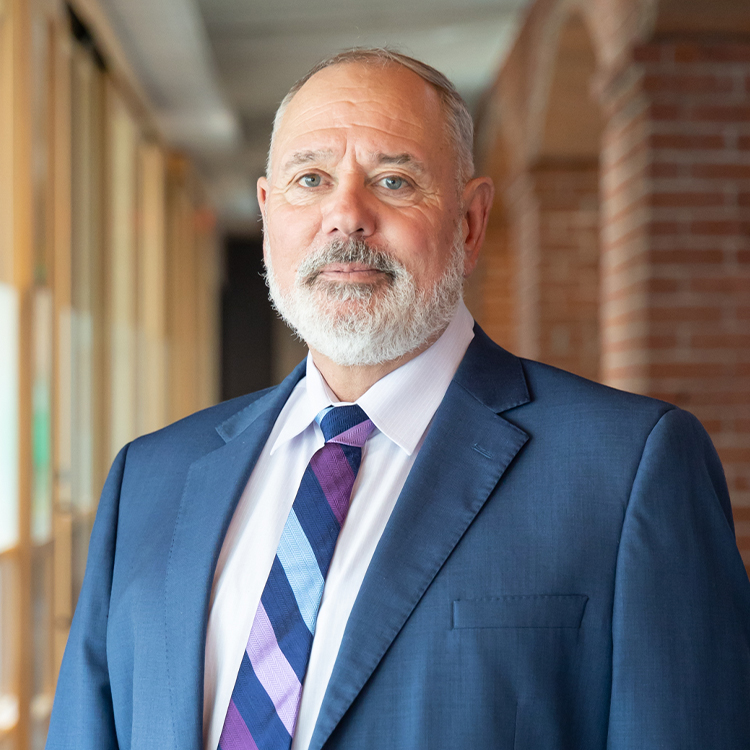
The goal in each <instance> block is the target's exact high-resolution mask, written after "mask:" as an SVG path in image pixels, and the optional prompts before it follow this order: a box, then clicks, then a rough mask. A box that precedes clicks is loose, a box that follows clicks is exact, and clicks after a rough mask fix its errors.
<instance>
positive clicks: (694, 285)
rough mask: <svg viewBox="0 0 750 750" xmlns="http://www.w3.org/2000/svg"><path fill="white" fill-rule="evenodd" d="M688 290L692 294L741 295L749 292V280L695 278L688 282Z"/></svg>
mask: <svg viewBox="0 0 750 750" xmlns="http://www.w3.org/2000/svg"><path fill="white" fill-rule="evenodd" d="M690 289H692V290H693V291H694V292H708V293H722V294H737V293H740V294H743V293H748V292H750V278H746V279H742V278H733V277H725V278H720V279H712V278H696V279H693V280H692V281H691V282H690Z"/></svg>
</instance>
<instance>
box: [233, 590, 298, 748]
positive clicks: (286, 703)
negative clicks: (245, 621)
mask: <svg viewBox="0 0 750 750" xmlns="http://www.w3.org/2000/svg"><path fill="white" fill-rule="evenodd" d="M245 650H246V651H247V655H248V658H249V659H250V663H251V664H252V665H253V671H254V672H255V676H256V677H257V678H258V681H259V682H260V684H261V685H263V688H264V690H265V691H266V692H267V693H268V697H269V698H270V699H271V700H272V701H273V705H274V706H275V708H276V713H277V714H278V715H279V718H280V719H281V722H282V724H283V725H284V726H285V727H286V730H287V732H289V734H290V735H291V736H294V726H295V724H296V723H297V711H298V709H299V701H300V697H301V695H302V685H300V681H299V680H298V679H297V675H296V674H295V673H294V670H293V669H292V667H291V665H290V664H289V662H288V661H287V660H286V656H284V654H283V652H282V651H281V649H280V648H279V644H278V642H277V640H276V634H275V633H274V632H273V625H271V621H270V620H269V619H268V614H267V613H266V610H265V607H264V606H263V602H261V603H260V604H259V605H258V611H257V612H256V613H255V620H254V621H253V627H252V628H251V630H250V638H249V639H248V641H247V648H246V649H245Z"/></svg>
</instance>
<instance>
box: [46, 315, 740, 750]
mask: <svg viewBox="0 0 750 750" xmlns="http://www.w3.org/2000/svg"><path fill="white" fill-rule="evenodd" d="M476 334H477V335H476V337H475V338H474V340H473V341H472V343H471V345H470V347H469V349H468V351H467V353H466V356H465V358H464V360H463V361H462V363H461V366H460V368H459V370H458V372H457V373H456V376H455V378H454V380H453V382H452V383H451V385H450V387H449V389H448V392H447V393H446V396H445V399H444V400H443V402H442V404H441V405H440V407H439V409H438V411H437V413H436V414H435V417H434V419H433V421H432V424H431V426H430V428H429V432H428V435H427V438H426V441H425V443H424V446H423V448H422V450H421V452H420V454H419V456H418V459H417V461H416V463H415V465H414V467H413V469H412V471H411V473H410V475H409V478H408V480H407V482H406V485H405V486H404V489H403V492H402V494H401V496H400V497H399V499H398V502H397V504H396V507H395V510H394V511H393V515H392V517H391V518H390V520H389V522H388V525H387V528H386V530H385V533H384V535H383V537H382V539H381V541H380V544H379V545H378V548H377V551H376V553H375V556H374V558H373V560H372V563H371V565H370V568H369V569H368V571H367V575H366V577H365V580H364V583H363V585H362V588H361V590H360V593H359V596H358V598H357V601H356V603H355V605H354V608H353V610H352V613H351V617H350V619H349V622H348V624H347V628H346V633H345V635H344V639H343V642H342V644H341V650H340V652H339V654H338V658H337V661H336V664H335V667H334V670H333V675H332V677H331V680H330V684H329V686H328V690H327V693H326V696H325V700H324V702H323V706H322V709H321V712H320V716H319V718H318V722H317V725H316V729H315V733H314V736H313V740H312V745H311V748H312V750H320V749H321V748H323V747H325V748H329V749H331V750H333V749H334V748H336V749H342V750H343V749H345V750H370V749H372V750H375V749H376V748H377V749H378V750H382V748H389V750H416V749H420V748H425V749H428V748H429V749H430V750H433V749H440V748H446V749H447V748H451V750H453V749H455V748H472V749H473V748H497V749H499V750H564V749H565V750H604V748H609V749H610V750H625V749H626V748H627V749H629V750H630V749H632V750H636V749H638V750H642V749H644V748H674V750H711V749H714V748H715V749H716V750H748V748H750V583H749V582H748V579H747V576H746V573H745V570H744V568H743V566H742V562H741V559H740V555H739V553H738V551H737V547H736V544H735V540H734V534H733V527H732V516H731V509H730V504H729V498H728V495H727V490H726V485H725V482H724V476H723V472H722V469H721V465H720V463H719V461H718V458H717V456H716V453H715V451H714V449H713V447H712V445H711V442H710V440H709V439H708V437H707V435H706V433H705V432H704V430H703V429H702V427H701V425H700V424H699V423H698V421H697V420H696V419H695V418H694V417H693V416H691V415H690V414H688V413H686V412H684V411H681V410H679V409H677V408H675V407H673V406H670V405H669V404H666V403H662V402H658V401H654V400H651V399H647V398H643V397H639V396H635V395H631V394H627V393H622V392H618V391H614V390H611V389H609V388H605V387H602V386H599V385H596V384H594V383H591V382H588V381H586V380H582V379H580V378H577V377H575V376H572V375H570V374H567V373H564V372H561V371H559V370H556V369H554V368H551V367H547V366H545V365H541V364H538V363H534V362H528V361H523V360H519V359H518V358H516V357H514V356H513V355H511V354H509V353H508V352H506V351H504V350H502V349H500V348H499V347H497V346H496V345H495V344H493V343H492V342H491V341H490V340H489V339H488V338H487V337H486V336H485V335H484V334H483V333H482V332H481V330H479V328H477V329H476ZM303 374H304V369H303V366H302V365H301V366H300V367H298V368H297V369H296V370H295V371H294V373H292V375H290V376H289V378H287V379H286V380H285V381H284V382H283V383H282V384H281V385H280V386H278V387H276V388H273V389H270V390H267V391H263V392H261V393H256V394H251V395H249V396H245V397H243V398H240V399H237V400H234V401H231V402H227V403H224V404H220V405H219V406H216V407H213V408H211V409H208V410H206V411H203V412H200V413H198V414H195V415H193V416H191V417H188V418H187V419H184V420H182V421H181V422H178V423H176V424H174V425H172V426H170V427H167V428H165V429H164V430H161V431H160V432H157V433H155V434H152V435H148V436H146V437H143V438H139V439H138V440H136V441H134V442H133V443H132V444H130V445H129V446H128V447H126V448H125V449H123V450H122V452H121V453H120V454H119V456H118V457H117V459H116V461H115V463H114V465H113V467H112V471H111V473H110V476H109V478H108V480H107V484H106V486H105V489H104V492H103V495H102V499H101V502H100V506H99V510H98V514H97V519H96V523H95V526H94V531H93V534H92V537H91V544H90V552H89V563H88V568H87V571H86V578H85V581H84V585H83V590H82V592H81V597H80V601H79V603H78V608H77V611H76V615H75V618H74V621H73V625H72V629H71V633H70V638H69V642H68V646H67V649H66V653H65V658H64V661H63V665H62V669H61V673H60V680H59V683H58V690H57V696H56V698H55V704H54V709H53V713H52V719H51V728H50V733H49V740H48V745H47V747H48V748H50V750H57V749H58V748H60V749H63V748H64V749H65V750H74V749H75V750H88V749H91V750H94V749H96V750H103V749H104V748H114V747H120V748H137V749H138V750H145V749H146V748H154V749H157V748H158V750H169V749H171V750H199V748H200V747H201V743H202V739H201V738H202V727H201V724H202V699H203V660H204V643H205V632H206V623H207V616H208V606H209V595H210V591H211V583H212V578H213V573H214V567H215V565H216V560H217V556H218V554H219V550H220V548H221V544H222V540H223V538H224V534H225V532H226V530H227V526H228V524H229V521H230V519H231V517H232V513H233V510H234V508H235V505H236V503H237V501H238V499H239V497H240V494H241V492H242V489H243V488H244V486H245V483H246V482H247V479H248V477H249V475H250V472H251V471H252V469H253V466H254V464H255V461H256V460H257V458H258V456H259V454H260V452H261V450H262V448H263V445H264V443H265V441H266V438H267V436H268V434H269V432H270V430H271V428H272V426H273V424H274V421H275V420H276V417H277V415H278V413H279V411H280V410H281V408H282V406H283V404H284V403H285V402H286V400H287V398H288V396H289V394H290V392H291V390H292V389H293V387H294V385H295V384H296V383H297V381H298V380H299V378H300V377H302V375H303Z"/></svg>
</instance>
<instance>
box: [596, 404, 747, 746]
mask: <svg viewBox="0 0 750 750" xmlns="http://www.w3.org/2000/svg"><path fill="white" fill-rule="evenodd" d="M612 638H613V653H612V660H613V663H612V694H611V705H610V719H609V735H608V744H607V747H608V748H609V750H636V748H638V749H640V748H660V749H662V748H663V749H664V750H672V749H674V750H707V748H722V750H740V749H742V750H747V748H750V581H748V577H747V574H746V572H745V569H744V567H743V564H742V560H741V558H740V554H739V552H738V550H737V546H736V542H735V537H734V528H733V524H732V512H731V505H730V502H729V495H728V492H727V487H726V483H725V480H724V474H723V471H722V468H721V464H720V463H719V459H718V456H717V455H716V452H715V450H714V448H713V445H712V444H711V441H710V439H709V437H708V435H707V434H706V432H705V431H704V429H703V427H702V426H701V425H700V423H699V422H698V420H697V419H696V418H695V417H693V416H692V415H691V414H688V413H687V412H684V411H681V410H679V409H674V410H672V411H669V412H667V413H666V414H664V415H663V416H662V417H661V419H660V420H659V421H658V423H657V424H656V425H655V426H654V428H653V430H652V432H651V434H650V436H649V438H648V440H647V441H646V444H645V448H644V452H643V456H642V458H641V461H640V465H639V467H638V471H637V473H636V476H635V480H634V483H633V488H632V492H631V497H630V501H629V505H628V509H627V512H626V516H625V522H624V525H623V531H622V538H621V541H620V548H619V552H618V562H617V577H616V582H615V598H614V609H613V620H612Z"/></svg>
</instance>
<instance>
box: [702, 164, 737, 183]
mask: <svg viewBox="0 0 750 750" xmlns="http://www.w3.org/2000/svg"><path fill="white" fill-rule="evenodd" d="M690 173H691V174H692V175H693V177H701V178H707V179H717V180H750V164H694V165H693V166H692V168H691V170H690Z"/></svg>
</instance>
